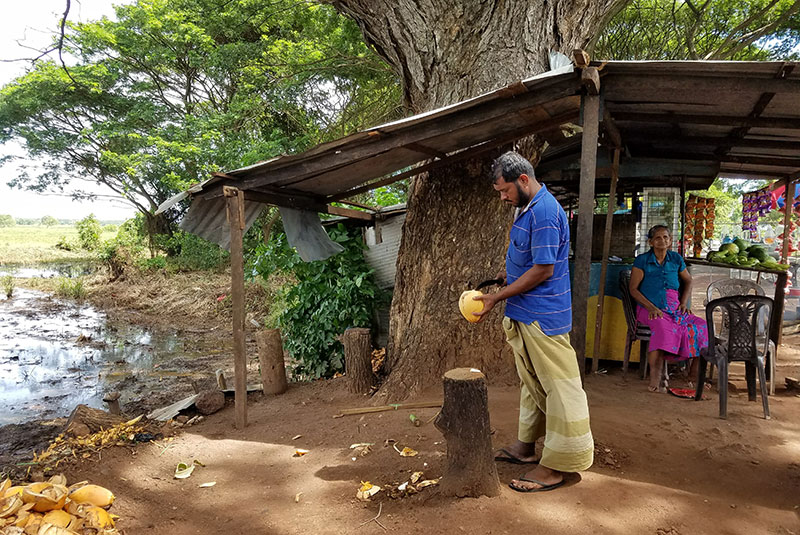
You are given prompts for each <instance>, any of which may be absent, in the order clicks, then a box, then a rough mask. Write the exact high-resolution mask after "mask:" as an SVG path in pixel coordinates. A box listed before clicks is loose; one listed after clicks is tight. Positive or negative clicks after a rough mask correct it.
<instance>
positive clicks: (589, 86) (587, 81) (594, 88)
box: [581, 67, 600, 95]
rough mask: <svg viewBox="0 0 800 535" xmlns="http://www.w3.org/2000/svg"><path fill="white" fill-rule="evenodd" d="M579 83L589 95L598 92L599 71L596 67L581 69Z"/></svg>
mask: <svg viewBox="0 0 800 535" xmlns="http://www.w3.org/2000/svg"><path fill="white" fill-rule="evenodd" d="M581 84H582V85H583V87H584V88H585V89H586V93H588V94H589V95H599V94H600V73H599V72H598V71H597V67H586V68H585V69H583V70H582V71H581Z"/></svg>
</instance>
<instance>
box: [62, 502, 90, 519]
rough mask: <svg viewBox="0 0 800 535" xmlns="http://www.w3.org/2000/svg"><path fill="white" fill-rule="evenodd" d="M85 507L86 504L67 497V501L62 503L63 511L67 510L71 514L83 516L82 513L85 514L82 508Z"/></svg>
mask: <svg viewBox="0 0 800 535" xmlns="http://www.w3.org/2000/svg"><path fill="white" fill-rule="evenodd" d="M86 507H87V506H85V505H83V504H80V503H77V502H73V501H72V500H70V499H67V503H65V504H64V511H66V512H68V513H69V514H71V515H72V516H76V517H79V518H83V515H84V514H85V513H84V510H85V509H86Z"/></svg>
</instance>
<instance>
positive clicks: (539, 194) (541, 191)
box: [514, 184, 547, 219]
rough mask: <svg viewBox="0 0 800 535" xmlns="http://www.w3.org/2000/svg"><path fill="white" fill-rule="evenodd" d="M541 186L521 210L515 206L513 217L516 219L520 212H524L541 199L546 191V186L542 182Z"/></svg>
mask: <svg viewBox="0 0 800 535" xmlns="http://www.w3.org/2000/svg"><path fill="white" fill-rule="evenodd" d="M541 186H542V187H541V188H539V191H537V192H536V195H534V196H533V199H531V200H530V202H528V205H527V206H525V208H523V209H521V210H520V209H519V208H517V212H516V214H515V217H514V219H516V218H517V217H519V216H521V215H522V214H524V213H525V212H527V211H528V210H529V209H530V207H531V206H533V205H534V204H536V203H537V202H539V201H540V200H542V197H544V194H545V193H546V192H547V186H545V185H544V184H542V185H541Z"/></svg>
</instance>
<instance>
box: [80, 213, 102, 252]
mask: <svg viewBox="0 0 800 535" xmlns="http://www.w3.org/2000/svg"><path fill="white" fill-rule="evenodd" d="M75 227H76V228H77V229H78V242H79V243H80V246H81V247H82V248H84V249H86V250H87V251H94V250H95V249H97V248H98V247H99V246H100V234H101V233H102V232H103V229H102V227H101V226H100V222H99V221H98V220H97V218H96V217H95V216H94V214H89V215H88V216H86V217H84V218H83V219H81V220H80V221H78V222H77V223H75Z"/></svg>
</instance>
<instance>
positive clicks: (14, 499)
mask: <svg viewBox="0 0 800 535" xmlns="http://www.w3.org/2000/svg"><path fill="white" fill-rule="evenodd" d="M23 505H24V503H23V502H22V498H21V497H20V496H19V494H12V495H11V496H8V497H6V498H3V499H2V500H0V518H8V517H10V516H11V515H14V514H16V513H17V511H19V510H20V509H21V508H22V506H23Z"/></svg>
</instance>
